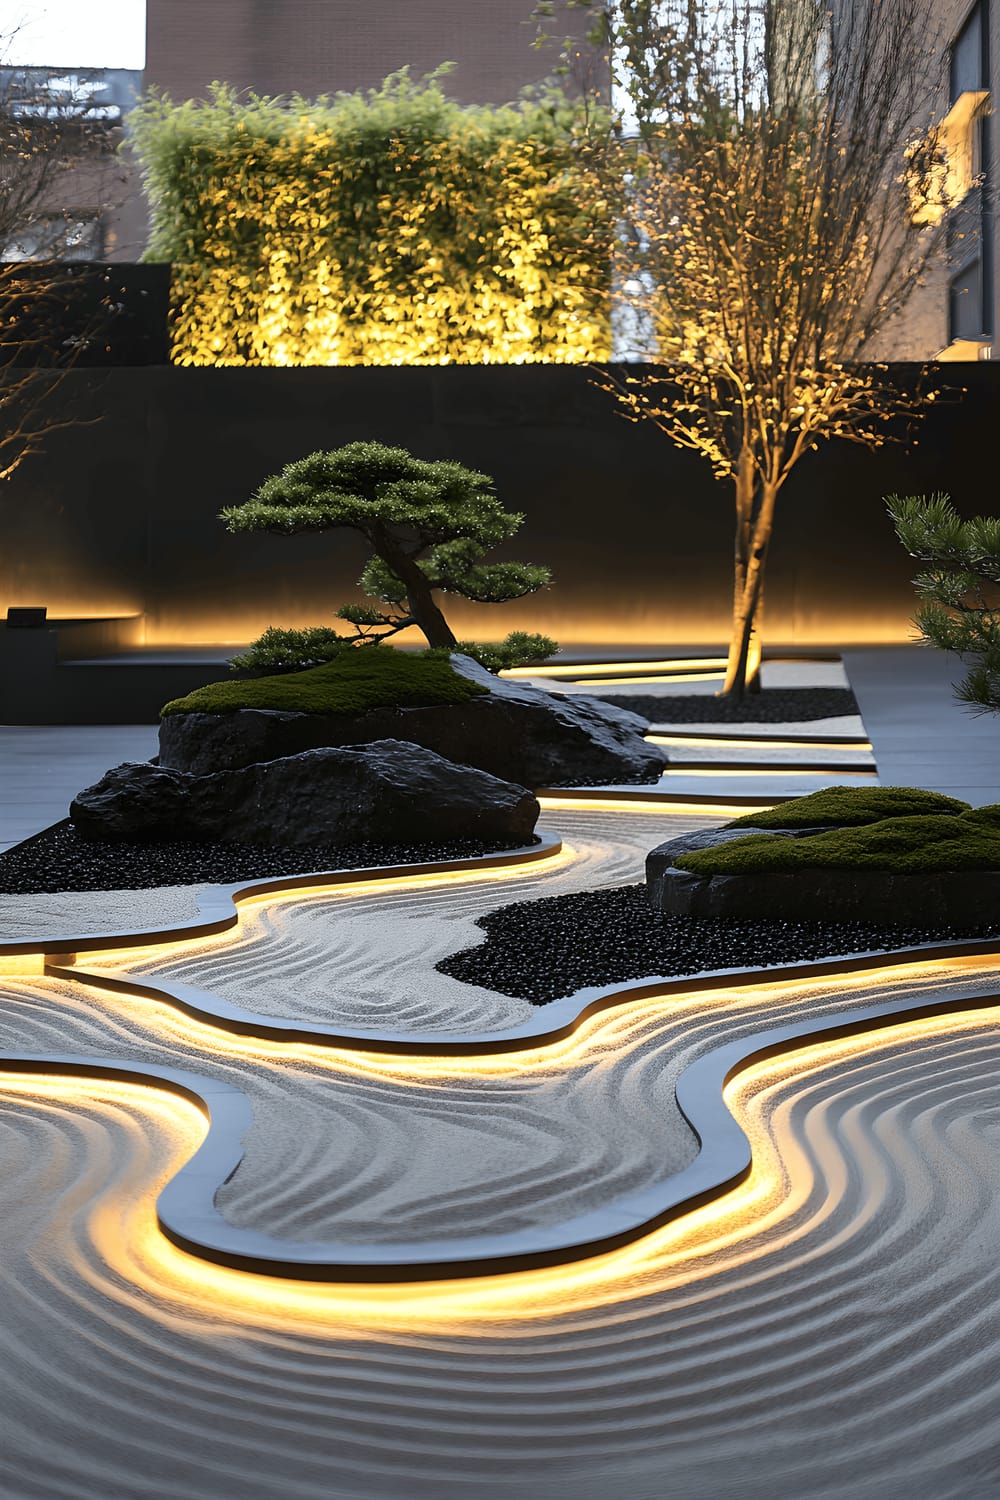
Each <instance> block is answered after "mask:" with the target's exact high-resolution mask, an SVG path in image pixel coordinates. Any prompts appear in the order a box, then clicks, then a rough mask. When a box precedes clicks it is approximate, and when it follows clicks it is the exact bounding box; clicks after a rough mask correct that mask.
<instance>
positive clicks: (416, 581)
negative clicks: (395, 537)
mask: <svg viewBox="0 0 1000 1500" xmlns="http://www.w3.org/2000/svg"><path fill="white" fill-rule="evenodd" d="M372 543H373V545H374V547H375V549H376V551H377V552H378V554H379V556H380V557H381V558H382V561H383V562H384V563H386V564H387V565H388V567H389V568H391V570H392V572H393V573H394V574H395V575H396V577H397V578H398V579H399V580H400V582H401V583H403V584H405V586H406V602H407V605H408V606H409V611H410V614H411V615H412V616H413V619H414V622H415V623H416V625H418V626H419V628H420V629H421V630H422V631H423V633H424V636H425V638H426V640H427V644H428V645H429V646H443V647H444V648H445V649H446V650H447V649H449V648H450V647H452V646H454V644H455V637H454V634H453V633H452V630H451V627H450V625H449V624H448V621H447V620H446V619H445V617H444V615H443V614H442V613H441V611H440V610H439V609H438V607H437V605H436V604H435V603H434V596H433V594H432V593H431V586H430V584H429V583H428V582H427V577H426V575H425V574H424V573H423V571H422V570H421V569H420V568H419V567H418V566H417V562H416V559H415V558H413V557H410V556H408V555H407V554H406V553H405V552H404V551H403V550H402V548H400V547H397V546H396V545H395V544H394V543H393V541H392V539H391V537H389V536H388V535H387V534H386V533H385V532H384V531H383V532H382V533H381V534H380V535H379V536H378V538H377V539H376V538H375V537H373V538H372Z"/></svg>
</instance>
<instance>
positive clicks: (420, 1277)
mask: <svg viewBox="0 0 1000 1500" xmlns="http://www.w3.org/2000/svg"><path fill="white" fill-rule="evenodd" d="M996 1000H997V997H996V995H988V996H984V995H983V994H982V993H981V992H979V991H972V992H963V991H959V990H952V991H950V992H948V993H946V994H945V995H943V996H941V995H938V996H937V997H936V998H935V999H933V1000H930V1001H924V1002H920V1001H917V1002H914V1001H912V1000H905V1001H897V1002H895V1003H891V1004H889V1005H882V1006H880V1005H872V1006H865V1007H857V1008H855V1009H852V1010H849V1011H842V1012H838V1013H836V1014H834V1015H827V1016H820V1017H813V1018H811V1019H809V1020H807V1021H801V1022H798V1023H794V1024H791V1025H787V1024H786V1025H781V1026H775V1027H769V1028H768V1029H766V1030H765V1031H762V1032H758V1033H757V1034H756V1035H753V1036H750V1037H743V1038H740V1039H739V1040H737V1041H734V1042H730V1043H726V1044H723V1045H722V1046H720V1047H717V1048H715V1049H713V1050H712V1051H711V1052H709V1053H707V1054H703V1055H702V1056H701V1057H699V1058H697V1059H696V1060H695V1061H694V1062H693V1063H691V1064H690V1065H689V1066H688V1067H687V1068H686V1069H685V1071H684V1072H683V1073H682V1074H681V1076H680V1078H679V1079H678V1082H677V1086H676V1098H677V1103H678V1106H679V1108H680V1111H681V1114H682V1115H683V1116H684V1118H685V1119H686V1120H687V1121H688V1123H689V1124H690V1125H691V1127H692V1129H693V1130H694V1132H695V1136H696V1138H697V1139H698V1141H699V1142H700V1143H701V1145H700V1149H699V1152H698V1155H697V1156H696V1157H695V1159H694V1161H693V1162H692V1163H691V1164H690V1165H689V1166H688V1167H686V1168H683V1169H682V1170H681V1171H680V1172H678V1173H675V1174H673V1175H671V1176H669V1177H668V1178H666V1179H664V1180H662V1181H660V1182H659V1183H656V1184H654V1186H653V1187H652V1188H648V1187H647V1188H643V1189H641V1190H638V1191H636V1192H633V1193H626V1194H623V1195H620V1196H619V1197H617V1198H615V1199H613V1200H612V1201H611V1202H610V1203H608V1204H606V1205H604V1206H603V1207H602V1208H600V1209H596V1210H591V1211H589V1212H586V1213H584V1214H581V1215H578V1216H576V1217H574V1218H572V1219H569V1220H566V1221H564V1222H562V1223H560V1224H556V1225H539V1226H533V1227H530V1228H521V1229H518V1230H514V1231H508V1232H501V1233H498V1234H495V1235H476V1236H465V1237H455V1238H453V1239H442V1240H426V1241H413V1242H410V1243H401V1242H396V1243H392V1244H379V1245H377V1246H372V1245H368V1246H364V1245H356V1244H351V1243H344V1244H341V1243H337V1242H318V1241H289V1240H283V1239H278V1238H276V1237H274V1236H271V1235H266V1234H263V1233H260V1232H258V1231H255V1230H248V1229H241V1228H237V1227H235V1226H233V1225H231V1224H229V1223H228V1221H226V1220H225V1219H224V1218H223V1217H222V1215H221V1214H220V1213H219V1212H218V1210H217V1209H216V1207H215V1195H216V1192H217V1191H218V1188H219V1187H221V1185H222V1184H223V1183H224V1182H225V1181H227V1180H228V1179H229V1177H231V1176H232V1174H233V1172H234V1171H235V1170H236V1167H237V1166H238V1164H239V1161H240V1159H241V1155H242V1147H241V1144H240V1142H241V1139H242V1136H243V1135H244V1133H245V1132H246V1131H247V1130H248V1129H249V1126H250V1123H251V1122H252V1118H253V1114H252V1109H251V1106H250V1103H249V1100H248V1099H247V1098H246V1096H245V1095H244V1094H242V1093H241V1092H240V1091H239V1090H237V1089H234V1088H232V1087H231V1086H230V1085H228V1084H223V1083H220V1082H218V1081H215V1080H210V1079H204V1078H200V1077H198V1076H197V1075H193V1074H190V1073H186V1072H182V1071H181V1070H179V1069H171V1068H164V1067H159V1066H157V1065H154V1064H146V1063H143V1064H140V1065H136V1066H123V1065H121V1064H118V1063H114V1062H109V1061H107V1060H105V1059H102V1058H81V1057H73V1056H63V1057H54V1058H45V1057H38V1056H34V1055H16V1054H15V1055H10V1056H5V1057H3V1058H0V1068H2V1069H4V1070H10V1071H13V1072H21V1073H25V1072H28V1073H36V1074H42V1075H44V1076H46V1078H47V1079H48V1078H50V1077H51V1075H53V1074H55V1075H59V1076H65V1075H69V1076H73V1077H79V1078H91V1079H102V1080H104V1079H110V1080H111V1081H112V1082H113V1083H120V1082H130V1083H139V1084H144V1085H147V1086H149V1087H154V1088H160V1089H162V1088H166V1089H168V1090H170V1091H172V1092H174V1093H177V1094H179V1095H180V1096H181V1097H182V1098H183V1099H185V1100H187V1101H189V1102H193V1103H195V1104H196V1105H197V1106H199V1107H200V1108H201V1109H202V1110H203V1112H204V1113H205V1115H206V1116H207V1118H208V1120H209V1129H208V1134H207V1135H206V1137H205V1139H204V1140H203V1142H202V1143H201V1145H200V1146H199V1148H198V1149H197V1151H196V1152H195V1154H194V1156H192V1157H191V1158H190V1159H189V1160H188V1161H187V1162H186V1163H184V1165H183V1166H182V1167H181V1168H180V1170H179V1171H178V1172H177V1173H176V1175H175V1176H174V1177H173V1178H172V1179H171V1180H170V1181H169V1182H168V1183H167V1185H166V1187H165V1188H164V1189H163V1191H162V1192H161V1194H160V1198H159V1202H158V1204H157V1220H158V1223H159V1226H160V1229H161V1231H162V1232H163V1234H165V1235H166V1237H167V1238H168V1239H169V1240H170V1241H171V1242H172V1243H173V1244H174V1245H175V1246H177V1247H178V1248H180V1249H181V1250H183V1251H185V1252H187V1253H188V1254H190V1255H192V1256H194V1257H196V1258H199V1259H205V1260H208V1261H210V1262H212V1263H214V1264H215V1265H222V1266H226V1267H228V1268H233V1269H236V1270H239V1271H251V1272H253V1273H255V1274H257V1275H261V1274H262V1275H265V1276H268V1277H277V1278H280V1279H281V1280H289V1279H290V1280H308V1281H314V1280H319V1281H335V1282H348V1281H356V1280H360V1281H375V1282H385V1281H388V1282H402V1281H412V1280H416V1281H427V1280H442V1279H443V1280H453V1279H455V1278H465V1277H470V1276H471V1277H481V1276H493V1275H507V1274H509V1273H511V1272H518V1273H520V1272H522V1271H524V1270H530V1269H535V1268H538V1267H551V1266H559V1267H561V1266H563V1265H565V1264H567V1263H571V1262H574V1261H578V1260H591V1259H592V1258H594V1257H597V1256H604V1255H607V1254H608V1253H609V1252H614V1251H616V1250H618V1249H619V1248H620V1247H622V1246H625V1245H630V1244H632V1243H633V1242H635V1241H638V1240H642V1239H645V1238H646V1237H648V1236H649V1235H650V1234H651V1233H652V1232H654V1231H656V1230H660V1229H662V1228H663V1226H665V1225H667V1224H669V1223H671V1222H672V1221H673V1220H675V1219H677V1218H679V1217H681V1216H682V1215H685V1214H687V1213H689V1212H690V1211H691V1210H692V1209H697V1208H700V1207H701V1206H702V1205H704V1204H706V1203H710V1202H713V1201H714V1200H717V1199H720V1198H721V1197H722V1196H723V1195H724V1194H725V1193H726V1192H727V1191H728V1190H729V1189H731V1188H736V1187H738V1186H739V1185H740V1184H741V1183H742V1182H743V1181H744V1180H745V1179H746V1178H747V1177H748V1176H749V1175H750V1172H751V1168H752V1152H751V1146H750V1142H749V1140H748V1138H747V1136H746V1135H745V1133H744V1132H743V1130H742V1129H741V1127H740V1125H739V1124H738V1122H737V1121H736V1119H735V1118H734V1116H733V1115H732V1114H731V1113H730V1111H729V1109H728V1107H727V1104H726V1097H725V1095H726V1089H727V1086H728V1085H729V1084H730V1083H731V1082H732V1081H733V1080H734V1079H735V1078H736V1077H737V1076H738V1075H739V1074H741V1073H743V1072H745V1071H746V1070H747V1069H748V1068H750V1067H752V1066H753V1065H754V1064H755V1063H758V1062H764V1061H766V1060H769V1059H772V1058H774V1057H775V1056H776V1055H780V1054H781V1053H784V1052H794V1050H795V1049H796V1048H799V1047H803V1046H806V1047H815V1046H816V1045H817V1044H819V1043H822V1042H823V1041H824V1040H831V1039H832V1040H841V1039H843V1038H845V1037H853V1038H859V1039H860V1040H859V1041H858V1048H859V1050H862V1051H863V1050H865V1045H866V1043H865V1033H868V1032H875V1033H879V1034H881V1037H886V1036H887V1035H890V1028H891V1027H892V1025H893V1024H894V1023H895V1024H901V1023H902V1024H909V1025H914V1024H916V1025H919V1026H922V1027H924V1028H928V1027H929V1028H931V1029H933V1028H935V1027H941V1026H942V1025H943V1028H944V1029H945V1030H948V1029H949V1028H951V1027H953V1026H954V1025H955V1024H956V1021H958V1022H959V1023H960V1022H961V1021H962V1020H964V1019H966V1017H964V1016H961V1015H959V1016H958V1017H956V1015H955V1012H956V1011H965V1012H967V1011H970V1010H979V1009H982V1010H985V1009H987V1008H992V1007H994V1006H995V1005H996ZM880 1044H881V1045H884V1042H881V1041H880V1042H877V1043H876V1044H875V1045H880ZM868 1045H869V1046H871V1045H872V1044H871V1043H870V1042H869V1043H868ZM721 1211H723V1212H724V1211H725V1210H724V1209H722V1210H721Z"/></svg>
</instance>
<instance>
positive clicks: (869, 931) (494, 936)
mask: <svg viewBox="0 0 1000 1500" xmlns="http://www.w3.org/2000/svg"><path fill="white" fill-rule="evenodd" d="M477 922H478V925H479V926H480V927H482V928H483V929H484V930H485V932H486V941H485V942H484V943H482V944H480V946H479V947H477V948H466V949H465V950H464V951H463V952H462V953H456V954H453V955H452V956H451V957H449V958H445V959H442V960H441V962H440V963H439V964H438V965H437V968H438V970H439V971H440V972H441V973H442V974H449V975H451V977H452V978H453V979H460V980H462V981H463V982H464V983H466V984H478V985H482V986H483V987H484V988H485V989H488V990H494V991H496V992H498V993H499V994H501V995H512V996H514V997H515V998H516V999H519V1000H530V1001H531V1002H532V1004H533V1005H544V1004H545V1003H546V1002H547V1001H549V1000H558V999H559V998H560V997H561V996H563V995H572V994H575V993H576V991H577V990H581V989H584V988H585V987H586V986H588V985H607V984H617V983H619V982H621V981H626V980H630V979H644V978H647V977H649V976H652V975H656V976H662V977H663V978H669V977H670V976H672V975H680V974H699V973H703V972H705V971H707V970H714V969H759V968H763V967H765V966H766V965H774V964H792V963H801V962H802V961H803V960H805V959H813V958H830V957H834V956H837V955H840V954H849V953H870V952H884V951H887V950H890V949H894V948H912V947H915V946H916V945H917V944H918V943H948V942H954V941H956V940H957V939H959V938H984V937H997V938H1000V920H998V921H997V922H996V923H994V924H993V925H991V926H988V927H983V926H979V927H976V926H969V927H949V926H947V925H945V924H941V925H940V926H927V925H924V926H905V925H902V924H900V925H895V924H887V923H884V922H791V921H789V922H778V921H773V920H770V921H765V920H763V919H760V920H756V919H755V920H750V919H747V918H737V917H674V916H668V915H666V914H665V913H663V912H657V911H654V910H653V908H652V907H651V906H650V904H649V901H648V899H647V896H646V887H645V886H644V885H626V886H619V887H618V888H617V889H615V890H608V891H584V892H581V893H578V894H573V895H569V896H549V897H546V898H545V899H543V900H541V901H520V902H517V903H516V904H515V905H513V906H505V907H503V908H502V909H501V910H500V911H495V912H490V913H489V914H488V915H487V916H485V917H479V918H477Z"/></svg>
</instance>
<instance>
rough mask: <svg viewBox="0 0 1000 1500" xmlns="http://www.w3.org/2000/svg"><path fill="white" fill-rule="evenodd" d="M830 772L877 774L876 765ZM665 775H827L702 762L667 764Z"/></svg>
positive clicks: (792, 767)
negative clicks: (695, 763) (723, 765)
mask: <svg viewBox="0 0 1000 1500" xmlns="http://www.w3.org/2000/svg"><path fill="white" fill-rule="evenodd" d="M830 774H831V775H836V776H865V777H872V776H874V775H876V771H875V768H874V766H833V767H832V768H831V772H830ZM663 775H664V776H715V777H719V776H724V777H725V778H726V779H727V780H728V779H729V777H730V776H756V777H758V778H765V777H771V778H772V779H773V778H775V777H778V778H779V779H780V778H784V777H785V776H818V775H826V772H820V771H818V770H816V769H815V768H814V767H807V766H796V765H787V766H771V767H762V766H733V765H726V766H725V767H716V766H711V765H705V764H704V763H702V764H701V765H697V766H694V765H691V766H683V767H681V766H674V765H672V764H671V765H667V766H665V767H664V770H663Z"/></svg>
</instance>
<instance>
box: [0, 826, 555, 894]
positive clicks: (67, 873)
mask: <svg viewBox="0 0 1000 1500" xmlns="http://www.w3.org/2000/svg"><path fill="white" fill-rule="evenodd" d="M533 842H536V843H537V842H538V841H537V839H536V840H534V841H533ZM519 847H522V846H520V845H518V844H512V843H510V842H507V841H504V840H493V841H486V842H484V841H482V840H477V839H452V840H450V841H449V842H447V843H438V844H349V845H326V844H312V845H310V846H309V847H308V848H302V847H296V848H293V849H288V848H285V849H278V848H272V847H269V846H267V845H263V844H196V843H188V842H184V843H174V844H169V843H162V844H148V843H142V844H139V843H120V844H99V843H92V842H90V841H88V840H87V839H82V838H80V836H79V834H78V833H77V832H76V830H75V829H74V827H73V825H72V823H70V822H69V821H68V820H66V821H65V822H62V823H55V824H53V826H52V827H51V828H47V829H45V831H44V832H43V833H40V834H38V835H36V837H35V838H33V839H29V840H28V841H27V842H26V843H24V844H22V845H20V846H18V847H16V848H14V849H8V850H7V852H6V853H5V854H0V894H3V895H30V894H35V893H38V894H41V893H42V892H45V891H143V890H147V889H148V888H149V887H150V886H158V885H201V884H219V885H229V884H232V883H233V882H235V881H239V880H267V879H270V878H272V877H277V876H281V875H306V874H311V873H312V872H313V871H316V870H358V869H367V868H368V867H370V866H377V865H402V864H406V865H410V864H429V863H432V862H437V861H438V860H446V859H463V858H468V857H470V856H475V855H480V854H496V853H499V852H501V851H502V850H504V849H514V848H519Z"/></svg>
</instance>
